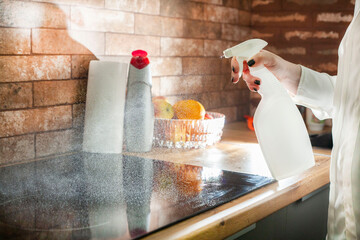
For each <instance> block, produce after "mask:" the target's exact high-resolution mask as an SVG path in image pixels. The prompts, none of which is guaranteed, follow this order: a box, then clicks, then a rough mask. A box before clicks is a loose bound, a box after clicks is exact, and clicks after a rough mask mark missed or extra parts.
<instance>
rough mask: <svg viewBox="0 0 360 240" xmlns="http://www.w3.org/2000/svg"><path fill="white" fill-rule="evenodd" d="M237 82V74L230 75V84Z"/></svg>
mask: <svg viewBox="0 0 360 240" xmlns="http://www.w3.org/2000/svg"><path fill="white" fill-rule="evenodd" d="M238 81H239V73H234V72H232V73H231V82H232V83H237V82H238Z"/></svg>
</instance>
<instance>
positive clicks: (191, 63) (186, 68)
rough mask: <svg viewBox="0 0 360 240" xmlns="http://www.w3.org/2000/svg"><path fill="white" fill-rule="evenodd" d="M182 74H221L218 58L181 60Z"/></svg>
mask: <svg viewBox="0 0 360 240" xmlns="http://www.w3.org/2000/svg"><path fill="white" fill-rule="evenodd" d="M182 65H183V73H184V74H186V75H188V74H191V75H203V74H204V75H214V74H220V73H221V60H220V59H219V58H183V61H182Z"/></svg>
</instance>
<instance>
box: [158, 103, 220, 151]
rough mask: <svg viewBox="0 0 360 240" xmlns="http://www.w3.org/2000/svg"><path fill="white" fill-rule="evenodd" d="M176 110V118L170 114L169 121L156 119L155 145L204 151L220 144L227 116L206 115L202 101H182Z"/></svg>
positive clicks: (174, 109)
mask: <svg viewBox="0 0 360 240" xmlns="http://www.w3.org/2000/svg"><path fill="white" fill-rule="evenodd" d="M172 108H173V111H174V116H173V118H171V119H170V118H169V116H170V115H166V116H168V118H164V117H161V118H160V117H157V116H155V127H154V141H153V143H154V145H155V146H159V147H168V148H200V147H206V146H208V145H212V144H214V143H216V142H218V141H220V139H221V135H222V129H223V127H224V123H225V115H224V114H221V113H215V112H206V111H205V108H204V106H203V105H202V104H201V103H200V102H198V101H195V100H192V99H188V100H181V101H178V102H177V103H175V104H174V105H173V106H172ZM154 109H155V110H156V106H155V103H154ZM158 116H159V115H158Z"/></svg>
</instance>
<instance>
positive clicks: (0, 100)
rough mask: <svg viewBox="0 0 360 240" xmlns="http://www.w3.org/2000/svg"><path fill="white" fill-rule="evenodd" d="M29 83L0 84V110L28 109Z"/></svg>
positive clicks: (29, 100)
mask: <svg viewBox="0 0 360 240" xmlns="http://www.w3.org/2000/svg"><path fill="white" fill-rule="evenodd" d="M32 100H33V96H32V84H31V83H1V84H0V109H1V110H4V109H15V108H28V107H31V106H32Z"/></svg>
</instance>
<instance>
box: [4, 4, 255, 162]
mask: <svg viewBox="0 0 360 240" xmlns="http://www.w3.org/2000/svg"><path fill="white" fill-rule="evenodd" d="M250 17H251V16H250V1H249V0H242V1H238V0H193V1H185V0H38V1H14V0H3V1H0V165H6V164H12V163H18V162H23V161H29V160H33V159H36V158H39V157H44V156H49V155H54V154H60V153H64V152H71V151H76V150H79V149H80V148H81V142H82V139H81V134H82V127H83V121H84V120H83V116H84V107H85V104H84V102H85V99H86V85H87V71H88V65H89V61H90V60H93V59H114V60H121V61H129V59H130V58H129V56H130V53H131V51H132V50H134V49H138V48H142V49H145V50H147V51H148V53H149V57H150V61H151V62H152V70H153V83H154V86H153V94H154V95H164V96H168V97H169V99H170V101H172V102H175V101H176V100H178V99H182V98H194V99H197V100H199V101H201V102H202V103H203V105H204V106H205V108H206V109H207V110H213V111H218V112H223V113H225V114H226V116H227V121H234V120H236V119H240V118H241V116H242V115H243V114H244V113H246V112H247V110H248V97H249V92H248V90H247V89H246V88H245V86H244V84H243V83H241V84H238V85H235V86H234V85H233V84H232V83H231V82H230V64H229V61H228V60H220V59H219V55H220V54H221V52H222V50H223V49H225V48H227V47H229V46H232V45H234V44H236V43H238V42H240V41H243V40H245V39H248V38H250V33H251V31H250V28H249V25H250Z"/></svg>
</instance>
